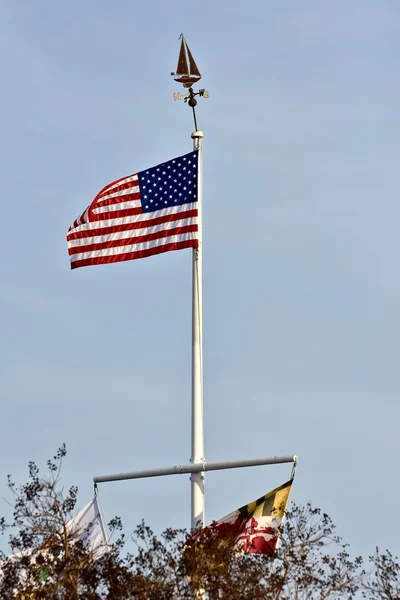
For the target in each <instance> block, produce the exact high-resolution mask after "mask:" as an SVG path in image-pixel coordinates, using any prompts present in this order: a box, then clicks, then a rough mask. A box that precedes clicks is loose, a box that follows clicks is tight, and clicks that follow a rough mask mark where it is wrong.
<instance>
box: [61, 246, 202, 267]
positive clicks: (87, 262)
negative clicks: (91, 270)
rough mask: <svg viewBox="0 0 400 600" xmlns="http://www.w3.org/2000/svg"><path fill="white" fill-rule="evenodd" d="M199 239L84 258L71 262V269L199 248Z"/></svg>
mask: <svg viewBox="0 0 400 600" xmlns="http://www.w3.org/2000/svg"><path fill="white" fill-rule="evenodd" d="M197 246H198V242H197V240H196V241H194V240H184V241H181V242H174V243H168V244H165V245H164V246H157V247H153V248H148V249H144V250H139V251H136V252H127V253H125V254H115V255H113V256H104V255H102V256H96V257H92V258H82V259H80V260H74V261H73V262H71V269H77V268H78V267H89V266H91V265H105V264H109V263H115V262H122V261H125V260H135V259H137V258H147V257H148V256H153V255H155V254H161V253H162V252H170V251H171V250H183V249H184V248H197Z"/></svg>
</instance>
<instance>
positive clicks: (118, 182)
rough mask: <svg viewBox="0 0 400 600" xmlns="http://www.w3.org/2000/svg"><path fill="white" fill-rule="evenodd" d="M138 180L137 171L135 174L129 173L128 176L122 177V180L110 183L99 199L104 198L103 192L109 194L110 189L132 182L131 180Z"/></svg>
mask: <svg viewBox="0 0 400 600" xmlns="http://www.w3.org/2000/svg"><path fill="white" fill-rule="evenodd" d="M137 180H138V176H137V173H135V174H134V175H128V176H127V177H125V178H124V179H121V180H120V181H114V182H113V183H110V184H109V185H107V186H106V188H105V189H104V190H103V191H102V192H101V194H102V195H101V196H99V198H98V200H100V198H102V196H103V194H107V193H108V192H109V191H110V190H114V189H115V188H116V187H119V186H120V185H124V184H125V183H130V182H131V181H137Z"/></svg>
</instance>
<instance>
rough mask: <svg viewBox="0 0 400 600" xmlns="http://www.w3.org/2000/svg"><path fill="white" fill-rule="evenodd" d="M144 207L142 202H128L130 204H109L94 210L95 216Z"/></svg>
mask: <svg viewBox="0 0 400 600" xmlns="http://www.w3.org/2000/svg"><path fill="white" fill-rule="evenodd" d="M140 206H142V204H141V202H140V200H128V202H122V203H119V204H108V205H107V206H98V207H97V208H94V209H93V212H94V213H95V214H102V213H108V212H113V211H116V210H124V209H125V208H138V207H140Z"/></svg>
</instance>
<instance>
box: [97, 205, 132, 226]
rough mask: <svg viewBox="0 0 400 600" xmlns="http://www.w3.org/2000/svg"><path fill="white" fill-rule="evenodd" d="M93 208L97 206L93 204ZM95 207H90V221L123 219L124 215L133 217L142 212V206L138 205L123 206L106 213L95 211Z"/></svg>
mask: <svg viewBox="0 0 400 600" xmlns="http://www.w3.org/2000/svg"><path fill="white" fill-rule="evenodd" d="M93 208H96V207H95V206H93ZM93 208H91V209H90V217H89V221H90V223H93V221H107V220H108V219H122V218H123V217H133V216H134V215H141V214H142V212H143V211H142V207H141V206H138V207H137V208H123V209H121V210H113V211H110V212H104V213H98V214H97V213H94V212H93Z"/></svg>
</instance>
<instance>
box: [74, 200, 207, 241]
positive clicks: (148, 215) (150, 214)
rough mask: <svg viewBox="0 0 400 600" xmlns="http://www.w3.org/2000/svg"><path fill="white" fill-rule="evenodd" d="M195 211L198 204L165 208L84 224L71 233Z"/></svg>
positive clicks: (192, 203)
mask: <svg viewBox="0 0 400 600" xmlns="http://www.w3.org/2000/svg"><path fill="white" fill-rule="evenodd" d="M194 209H197V202H191V203H190V204H181V205H180V206H171V207H170V208H163V209H162V210H156V211H154V212H148V213H142V214H139V215H131V216H129V217H119V218H118V219H104V220H102V221H93V222H92V223H84V224H83V225H78V227H74V228H73V229H71V231H70V232H69V233H78V232H79V231H88V230H90V229H100V228H101V227H112V226H113V225H126V224H128V223H138V222H140V221H147V220H150V219H158V218H159V217H164V216H165V215H175V214H176V215H179V213H181V212H184V211H186V210H194Z"/></svg>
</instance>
